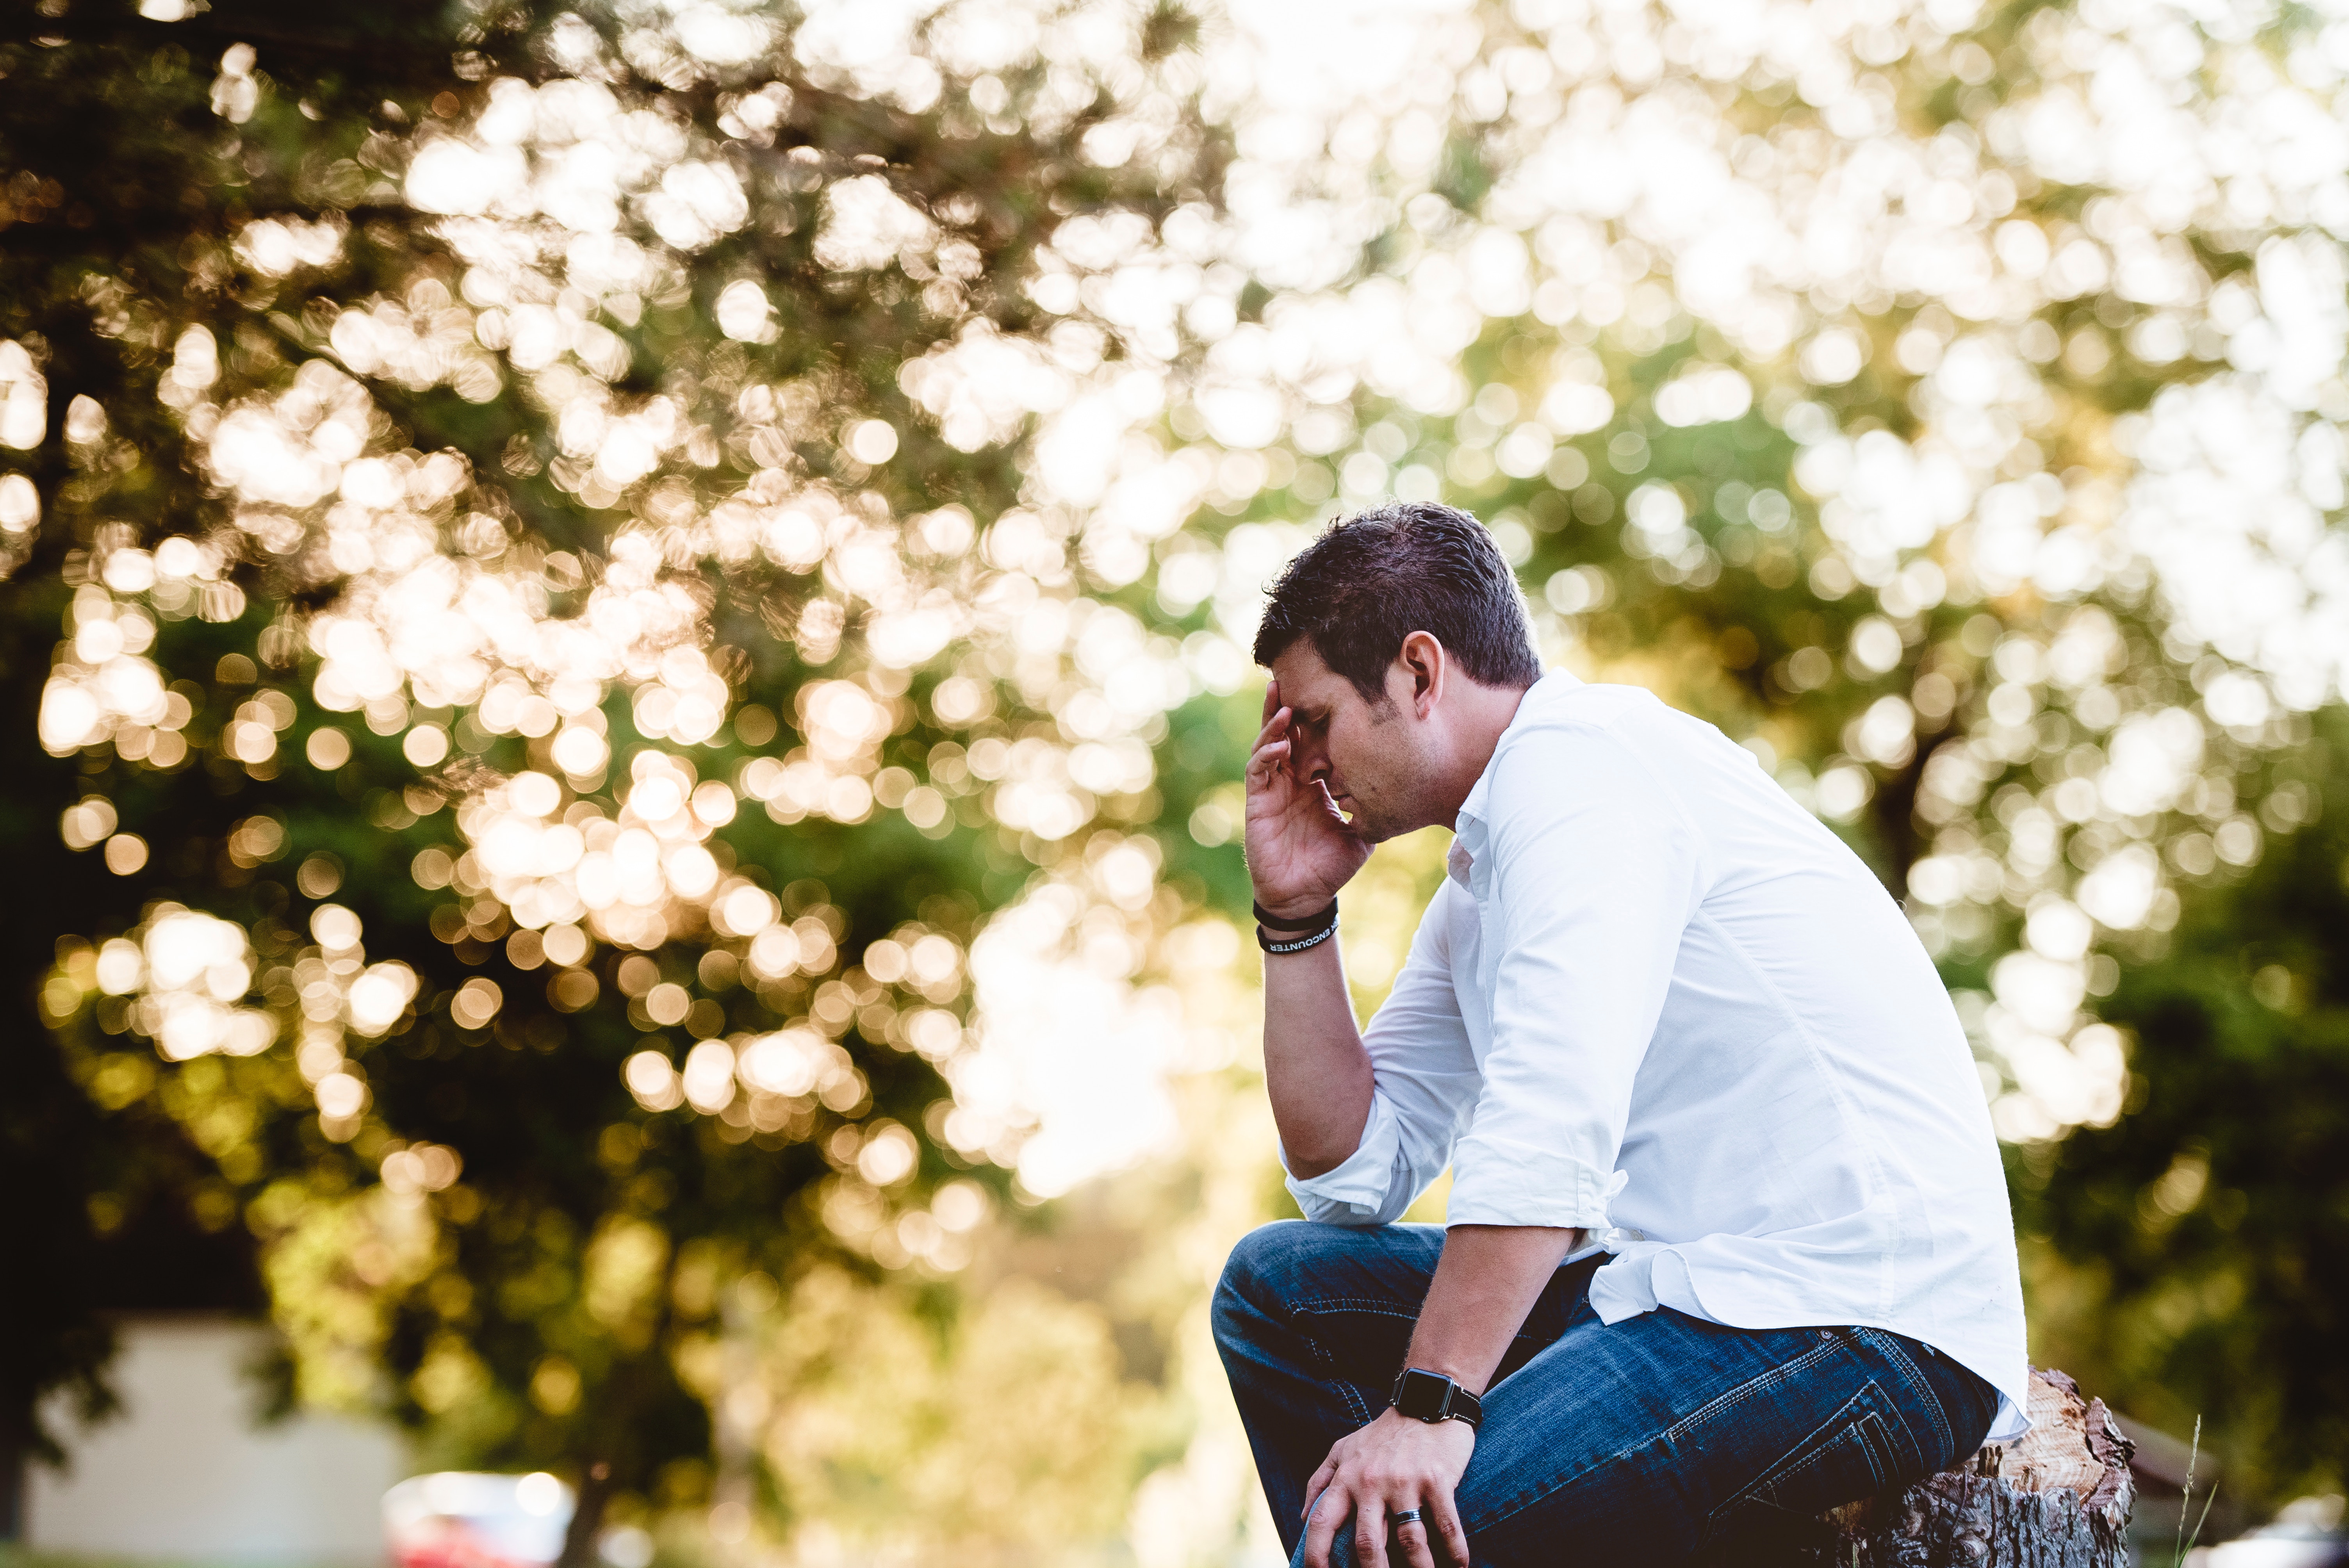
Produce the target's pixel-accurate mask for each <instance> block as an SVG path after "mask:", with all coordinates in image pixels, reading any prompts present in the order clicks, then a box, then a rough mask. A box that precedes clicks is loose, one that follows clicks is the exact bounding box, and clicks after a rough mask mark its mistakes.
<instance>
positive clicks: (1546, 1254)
mask: <svg viewBox="0 0 2349 1568" xmlns="http://www.w3.org/2000/svg"><path fill="white" fill-rule="evenodd" d="M1582 1237H1583V1233H1582V1232H1580V1231H1564V1230H1552V1229H1549V1228H1547V1227H1545V1226H1535V1225H1454V1226H1453V1227H1452V1228H1451V1229H1450V1230H1448V1231H1446V1232H1444V1256H1443V1258H1442V1259H1441V1260H1439V1261H1438V1262H1437V1264H1436V1265H1435V1278H1434V1279H1433V1280H1432V1281H1431V1282H1429V1284H1428V1287H1427V1299H1426V1301H1425V1302H1424V1303H1423V1304H1422V1305H1421V1306H1420V1309H1419V1325H1418V1326H1417V1327H1416V1328H1414V1329H1413V1331H1412V1336H1411V1353H1410V1358H1409V1361H1408V1365H1410V1366H1413V1367H1425V1368H1426V1369H1427V1370H1428V1371H1430V1372H1441V1373H1443V1374H1444V1376H1445V1377H1450V1378H1451V1379H1453V1381H1454V1382H1456V1383H1458V1384H1460V1385H1461V1386H1462V1387H1465V1388H1467V1389H1468V1390H1470V1391H1471V1392H1472V1393H1478V1394H1481V1393H1483V1392H1484V1391H1485V1386H1486V1385H1487V1384H1489V1383H1490V1382H1491V1381H1492V1377H1493V1369H1494V1368H1495V1367H1498V1366H1499V1365H1500V1364H1501V1357H1503V1356H1504V1355H1506V1354H1507V1352H1508V1348H1509V1341H1510V1340H1511V1339H1513V1338H1514V1337H1516V1332H1517V1330H1518V1329H1519V1328H1521V1327H1523V1326H1525V1321H1526V1314H1528V1313H1530V1312H1531V1311H1533V1307H1534V1302H1535V1301H1536V1300H1537V1298H1538V1297H1539V1296H1540V1295H1541V1293H1542V1287H1543V1286H1544V1285H1546V1284H1548V1283H1549V1278H1550V1275H1551V1274H1554V1273H1556V1272H1557V1265H1558V1264H1559V1263H1560V1262H1561V1261H1562V1260H1563V1259H1564V1258H1565V1257H1566V1255H1567V1254H1568V1253H1570V1252H1572V1251H1574V1249H1575V1248H1577V1247H1578V1246H1580V1245H1581V1244H1582Z"/></svg>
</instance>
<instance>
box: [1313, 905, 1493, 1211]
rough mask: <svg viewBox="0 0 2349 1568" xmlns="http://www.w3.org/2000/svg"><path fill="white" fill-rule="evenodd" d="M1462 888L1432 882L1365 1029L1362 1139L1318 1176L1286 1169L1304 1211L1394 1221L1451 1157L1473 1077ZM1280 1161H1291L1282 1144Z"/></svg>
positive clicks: (1472, 1100) (1471, 1096) (1473, 1088)
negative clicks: (1405, 953)
mask: <svg viewBox="0 0 2349 1568" xmlns="http://www.w3.org/2000/svg"><path fill="white" fill-rule="evenodd" d="M1466 897H1467V894H1466V893H1465V892H1464V891H1463V890H1462V889H1461V888H1459V887H1457V886H1456V885H1454V883H1452V882H1448V881H1447V882H1445V883H1444V886H1443V887H1442V888H1441V889H1439V890H1438V892H1437V893H1436V896H1435V897H1434V899H1433V900H1432V901H1431V902H1430V903H1429V905H1428V908H1427V913H1426V914H1425V915H1424V916H1423V918H1422V919H1421V921H1420V923H1419V931H1418V934H1416V935H1415V936H1413V938H1412V944H1411V955H1410V956H1409V957H1408V958H1407V959H1405V960H1404V962H1403V966H1402V973H1401V974H1400V975H1397V976H1396V977H1395V983H1394V985H1393V988H1392V990H1390V991H1389V992H1388V993H1387V999H1386V1002H1385V1004H1384V1005H1383V1006H1381V1007H1380V1008H1379V1010H1378V1012H1377V1013H1376V1014H1375V1015H1374V1016H1372V1017H1371V1024H1370V1027H1369V1028H1367V1029H1365V1030H1364V1031H1363V1032H1362V1045H1363V1047H1364V1048H1365V1049H1367V1050H1368V1051H1369V1053H1370V1057H1371V1080H1372V1087H1371V1113H1370V1116H1369V1117H1368V1119H1366V1120H1365V1121H1364V1123H1363V1125H1362V1138H1361V1142H1360V1143H1359V1144H1357V1145H1356V1146H1355V1149H1354V1152H1353V1153H1352V1154H1351V1155H1350V1156H1348V1157H1347V1158H1346V1160H1345V1161H1343V1162H1342V1163H1340V1164H1339V1165H1337V1166H1336V1167H1334V1168H1332V1169H1330V1170H1329V1171H1323V1172H1322V1173H1321V1174H1320V1175H1319V1176H1309V1177H1307V1176H1299V1175H1298V1174H1296V1173H1295V1171H1290V1172H1289V1176H1288V1191H1289V1192H1290V1194H1291V1195H1292V1196H1294V1197H1295V1198H1296V1200H1297V1206H1298V1208H1299V1210H1300V1211H1302V1212H1303V1213H1304V1215H1305V1217H1306V1218H1307V1219H1309V1220H1315V1221H1319V1222H1322V1223H1324V1224H1333V1225H1384V1224H1391V1223H1392V1222H1394V1221H1396V1220H1398V1219H1400V1218H1402V1213H1403V1211H1404V1210H1406V1209H1408V1208H1410V1207H1411V1205H1412V1201H1413V1199H1415V1198H1417V1197H1418V1196H1419V1195H1420V1193H1422V1192H1423V1191H1426V1190H1427V1186H1428V1184H1429V1183H1430V1182H1432V1181H1434V1180H1435V1178H1436V1177H1437V1176H1439V1175H1441V1174H1442V1173H1443V1171H1444V1165H1445V1164H1446V1163H1447V1162H1448V1161H1450V1160H1451V1158H1452V1148H1453V1144H1454V1142H1455V1141H1456V1140H1458V1138H1459V1136H1460V1129H1461V1125H1462V1123H1463V1122H1464V1120H1465V1119H1466V1116H1467V1112H1468V1109H1469V1107H1470V1106H1471V1105H1473V1104H1474V1103H1475V1097H1476V1086H1477V1081H1478V1079H1477V1073H1476V1060H1475V1053H1474V1051H1473V1050H1472V1049H1471V1048H1470V1046H1469V1043H1468V1031H1467V1027H1466V1026H1465V1025H1464V1023H1463V1022H1462V1021H1461V1017H1460V1004H1459V999H1458V997H1456V996H1455V995H1454V993H1453V989H1452V963H1451V952H1450V941H1449V931H1450V923H1451V921H1452V920H1453V919H1454V918H1455V917H1456V916H1457V915H1458V914H1459V913H1461V911H1460V910H1459V908H1458V906H1457V905H1456V904H1455V903H1454V900H1464V899H1465V898H1466ZM1281 1164H1282V1166H1283V1168H1284V1169H1286V1168H1287V1167H1288V1151H1287V1150H1282V1151H1281Z"/></svg>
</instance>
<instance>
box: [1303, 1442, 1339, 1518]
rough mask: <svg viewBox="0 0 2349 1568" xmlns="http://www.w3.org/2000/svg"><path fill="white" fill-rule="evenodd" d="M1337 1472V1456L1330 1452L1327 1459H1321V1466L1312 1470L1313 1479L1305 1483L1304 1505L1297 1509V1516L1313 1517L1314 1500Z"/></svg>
mask: <svg viewBox="0 0 2349 1568" xmlns="http://www.w3.org/2000/svg"><path fill="white" fill-rule="evenodd" d="M1337 1473H1338V1456H1337V1455H1335V1454H1332V1455H1330V1457H1329V1458H1328V1459H1326V1460H1322V1461H1321V1468H1320V1469H1319V1470H1315V1471H1314V1472H1313V1479H1312V1480H1309V1481H1307V1482H1306V1483H1305V1506H1304V1508H1303V1509H1302V1510H1300V1511H1299V1514H1298V1517H1299V1518H1300V1519H1310V1518H1312V1517H1313V1502H1314V1500H1315V1499H1317V1498H1319V1496H1320V1495H1321V1489H1322V1488H1323V1487H1325V1486H1328V1485H1329V1484H1330V1477H1331V1476H1333V1475H1336V1474H1337Z"/></svg>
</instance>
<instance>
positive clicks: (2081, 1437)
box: [1721, 1367, 2137, 1568]
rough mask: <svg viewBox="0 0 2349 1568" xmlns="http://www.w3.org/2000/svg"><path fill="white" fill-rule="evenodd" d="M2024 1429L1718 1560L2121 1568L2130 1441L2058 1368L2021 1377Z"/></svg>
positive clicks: (1820, 1566)
mask: <svg viewBox="0 0 2349 1568" xmlns="http://www.w3.org/2000/svg"><path fill="white" fill-rule="evenodd" d="M2030 1416H2031V1420H2032V1429H2031V1431H2030V1433H2029V1434H2028V1435H2026V1436H2025V1437H2023V1439H2021V1440H2020V1441H2017V1442H2014V1443H2010V1444H2004V1445H2001V1444H1996V1443H1993V1444H1991V1445H1990V1446H1988V1447H1986V1448H1984V1449H1982V1451H1981V1452H1980V1453H1978V1454H1976V1455H1974V1457H1973V1458H1971V1459H1970V1460H1967V1461H1966V1462H1965V1463H1964V1464H1962V1465H1961V1466H1960V1467H1959V1468H1957V1469H1956V1470H1944V1471H1942V1472H1941V1473H1940V1475H1936V1476H1928V1477H1927V1478H1926V1479H1925V1480H1921V1481H1920V1482H1918V1483H1917V1484H1916V1485H1915V1486H1912V1487H1910V1488H1909V1490H1908V1491H1903V1492H1899V1493H1888V1494H1886V1495H1884V1496H1880V1497H1873V1498H1868V1499H1866V1500H1864V1501H1859V1502H1854V1503H1849V1504H1847V1505H1846V1506H1844V1507H1842V1508H1837V1509H1833V1510H1830V1511H1828V1512H1827V1513H1826V1514H1824V1515H1822V1516H1821V1517H1820V1518H1819V1519H1818V1520H1817V1521H1816V1522H1808V1523H1807V1524H1806V1525H1804V1526H1797V1527H1795V1528H1794V1529H1792V1530H1790V1531H1789V1532H1787V1534H1786V1535H1785V1536H1779V1537H1774V1538H1773V1539H1771V1540H1769V1541H1767V1542H1762V1541H1754V1542H1749V1543H1747V1544H1746V1545H1745V1546H1744V1547H1743V1548H1739V1549H1733V1550H1732V1551H1731V1552H1729V1553H1724V1554H1723V1557H1722V1559H1721V1560H1722V1561H1723V1562H1724V1563H1725V1562H1727V1561H1731V1560H1734V1561H1736V1562H1738V1563H1740V1564H1741V1565H1742V1568H2127V1565H2128V1563H2129V1541H2128V1524H2129V1510H2130V1508H2131V1506H2132V1505H2133V1504H2134V1503H2135V1501H2136V1499H2137V1487H2136V1483H2135V1482H2134V1481H2133V1480H2132V1479H2131V1477H2130V1474H2129V1455H2130V1454H2131V1453H2132V1452H2133V1451H2134V1449H2133V1447H2132V1445H2131V1444H2130V1442H2129V1440H2128V1439H2127V1438H2125V1437H2123V1436H2122V1435H2121V1432H2120V1429H2119V1428H2118V1427H2116V1426H2115V1425H2114V1424H2113V1419H2112V1416H2111V1413H2110V1412H2108V1411H2107V1410H2106V1408H2105V1402H2104V1401H2103V1400H2101V1399H2089V1398H2083V1397H2082V1395H2081V1393H2080V1388H2079V1385H2078V1384H2076V1383H2075V1382H2073V1381H2072V1379H2071V1378H2069V1377H2065V1376H2064V1374H2063V1373H2061V1372H2043V1371H2040V1370H2039V1369H2037V1368H2036V1367H2034V1368H2033V1370H2032V1374H2031V1406H2030Z"/></svg>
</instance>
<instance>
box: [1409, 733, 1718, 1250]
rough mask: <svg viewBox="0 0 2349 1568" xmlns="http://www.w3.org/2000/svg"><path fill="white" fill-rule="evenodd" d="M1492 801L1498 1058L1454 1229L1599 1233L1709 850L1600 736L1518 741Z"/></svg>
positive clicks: (1652, 782)
mask: <svg viewBox="0 0 2349 1568" xmlns="http://www.w3.org/2000/svg"><path fill="white" fill-rule="evenodd" d="M1487 784H1488V793H1487V797H1486V799H1485V802H1484V806H1485V815H1484V821H1485V824H1486V827H1485V844H1484V846H1483V848H1482V851H1481V852H1480V853H1479V854H1478V855H1477V864H1476V867H1475V871H1474V872H1472V882H1474V883H1475V885H1476V887H1477V892H1478V899H1477V903H1478V904H1479V906H1480V908H1481V909H1482V910H1483V911H1484V916H1485V928H1484V939H1485V954H1486V956H1485V962H1484V964H1483V965H1480V967H1481V968H1484V969H1485V971H1486V973H1487V974H1488V975H1489V976H1490V978H1489V981H1488V982H1487V984H1488V985H1489V986H1490V995H1491V996H1492V1002H1493V1029H1492V1044H1491V1046H1490V1047H1489V1049H1488V1050H1487V1052H1486V1054H1485V1062H1484V1074H1483V1086H1482V1088H1481V1090H1480V1092H1479V1094H1478V1096H1477V1099H1476V1103H1475V1113H1474V1117H1473V1119H1472V1121H1471V1124H1470V1128H1469V1130H1468V1131H1467V1133H1466V1134H1465V1136H1464V1137H1463V1138H1461V1139H1460V1140H1459V1143H1458V1146H1457V1148H1455V1149H1454V1151H1453V1160H1452V1164H1453V1185H1452V1196H1451V1202H1450V1204H1449V1207H1448V1210H1447V1213H1446V1219H1447V1222H1448V1223H1451V1224H1454V1225H1551V1226H1558V1227H1561V1228H1581V1229H1586V1230H1596V1229H1598V1228H1600V1227H1602V1226H1604V1225H1605V1224H1606V1223H1607V1199H1608V1194H1609V1179H1610V1178H1611V1176H1612V1175H1613V1172H1614V1169H1615V1161H1616V1156H1617V1153H1618V1152H1619V1150H1620V1148H1621V1146H1622V1142H1623V1130H1624V1127H1625V1125H1626V1123H1627V1122H1628V1121H1629V1119H1630V1108H1631V1089H1632V1082H1633V1079H1634V1078H1636V1077H1637V1075H1638V1073H1639V1070H1640V1062H1641V1060H1642V1059H1643V1058H1644V1057H1645V1056H1646V1054H1647V1049H1648V1042H1649V1040H1650V1039H1651V1037H1653V1035H1654V1034H1655V1030H1656V1020H1657V1018H1658V1017H1659V1016H1661V1013H1662V1011H1663V1006H1664V998H1665V995H1666V993H1667V992H1668V991H1669V989H1670V988H1671V976H1672V968H1673V965H1674V963H1675V961H1676V959H1677V957H1678V954H1679V952H1680V946H1681V939H1682V933H1683V931H1684V930H1685V929H1686V928H1687V925H1688V923H1689V921H1690V919H1691V918H1692V916H1693V915H1694V913H1695V911H1696V908H1697V905H1698V902H1699V899H1700V898H1701V896H1702V863H1701V862H1702V849H1701V840H1700V837H1699V835H1698V833H1697V831H1696V829H1695V825H1694V824H1693V823H1692V822H1691V821H1690V820H1688V819H1687V817H1686V816H1685V814H1684V813H1683V811H1682V808H1681V806H1680V805H1679V803H1678V801H1677V799H1675V798H1674V797H1673V795H1672V794H1671V791H1670V790H1669V789H1667V788H1666V787H1665V786H1664V784H1663V782H1662V781H1661V780H1660V779H1656V778H1655V777H1654V776H1653V775H1652V774H1651V772H1650V771H1649V770H1648V769H1646V768H1645V766H1644V765H1643V764H1642V763H1641V762H1640V760H1639V759H1638V758H1636V757H1634V756H1633V755H1632V754H1631V752H1630V750H1629V749H1628V748H1626V747H1624V746H1623V745H1622V743H1620V742H1619V741H1618V740H1615V739H1613V738H1610V737H1609V736H1608V734H1607V733H1606V731H1605V730H1604V729H1603V728H1594V727H1570V728H1567V727H1558V728H1545V729H1540V730H1537V731H1535V732H1533V733H1530V734H1527V735H1525V736H1523V737H1520V738H1515V740H1514V743H1513V744H1512V745H1511V746H1510V747H1509V748H1507V749H1506V751H1505V752H1504V753H1503V754H1502V755H1500V756H1499V757H1497V758H1495V763H1494V767H1493V769H1492V771H1491V773H1490V775H1489V776H1488V779H1487Z"/></svg>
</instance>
